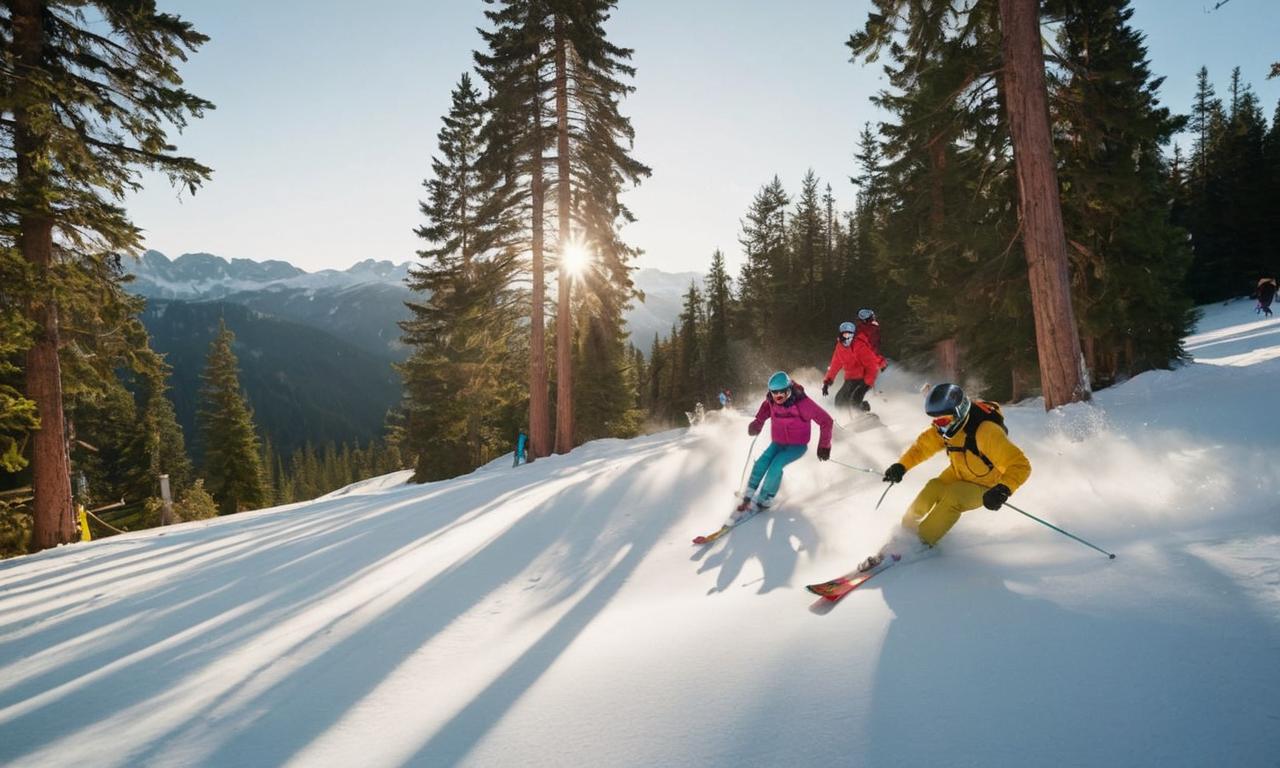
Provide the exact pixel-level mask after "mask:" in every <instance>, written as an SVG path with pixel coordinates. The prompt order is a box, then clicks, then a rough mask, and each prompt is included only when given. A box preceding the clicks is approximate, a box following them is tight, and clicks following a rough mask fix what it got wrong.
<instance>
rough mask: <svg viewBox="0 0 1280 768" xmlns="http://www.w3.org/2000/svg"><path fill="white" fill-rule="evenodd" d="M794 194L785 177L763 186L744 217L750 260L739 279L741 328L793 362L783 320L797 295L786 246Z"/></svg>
mask: <svg viewBox="0 0 1280 768" xmlns="http://www.w3.org/2000/svg"><path fill="white" fill-rule="evenodd" d="M790 203H791V201H790V198H789V197H788V196H787V192H786V190H785V189H784V188H783V186H782V181H781V180H780V179H779V178H778V177H777V176H774V177H773V179H772V180H771V181H770V182H769V183H768V184H765V185H764V186H763V187H761V188H760V191H759V192H757V193H756V196H755V197H754V198H753V199H752V201H751V206H750V207H749V208H748V209H747V216H746V218H745V219H744V220H743V221H742V234H741V235H740V236H739V238H738V242H739V243H741V245H742V249H743V252H744V254H745V256H746V261H745V263H744V264H743V265H742V277H741V278H740V280H739V290H740V292H741V293H740V307H741V316H740V317H741V319H740V324H739V327H740V328H741V329H742V330H743V331H744V336H745V338H746V339H747V341H748V342H749V343H751V344H752V345H753V346H755V347H756V348H757V349H759V350H762V351H763V352H764V354H765V356H766V357H768V358H772V359H774V360H777V361H778V364H780V365H783V366H787V367H789V362H788V361H789V360H790V357H791V355H790V353H788V352H787V350H789V349H791V342H792V341H793V338H792V333H791V330H790V328H789V327H787V326H786V325H785V324H784V322H783V321H784V319H786V318H788V317H789V316H790V315H791V312H792V310H793V308H794V307H795V302H796V300H797V298H798V297H797V296H796V295H795V294H794V287H795V283H794V281H793V279H792V275H791V259H790V253H789V250H788V248H787V229H786V227H787V224H786V212H787V206H788V205H790Z"/></svg>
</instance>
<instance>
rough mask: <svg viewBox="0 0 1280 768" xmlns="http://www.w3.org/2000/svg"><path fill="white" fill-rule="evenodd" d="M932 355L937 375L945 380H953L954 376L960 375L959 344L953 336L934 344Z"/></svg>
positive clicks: (954, 379)
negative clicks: (936, 367)
mask: <svg viewBox="0 0 1280 768" xmlns="http://www.w3.org/2000/svg"><path fill="white" fill-rule="evenodd" d="M933 356H934V360H935V362H936V364H937V366H938V373H939V375H941V376H942V377H943V378H944V379H946V380H947V381H951V382H955V381H956V377H957V376H959V375H960V345H959V344H958V343H957V342H956V339H955V337H954V336H952V337H951V338H949V339H943V340H942V341H939V342H938V343H936V344H934V345H933ZM956 383H959V382H956Z"/></svg>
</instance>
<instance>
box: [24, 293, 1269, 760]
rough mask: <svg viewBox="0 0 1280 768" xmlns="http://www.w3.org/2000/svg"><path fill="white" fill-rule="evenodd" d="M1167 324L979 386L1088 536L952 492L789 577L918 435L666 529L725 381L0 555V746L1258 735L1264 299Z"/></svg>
mask: <svg viewBox="0 0 1280 768" xmlns="http://www.w3.org/2000/svg"><path fill="white" fill-rule="evenodd" d="M1186 348H1187V350H1188V352H1189V353H1190V354H1192V355H1193V356H1194V358H1195V361H1194V362H1190V363H1187V364H1185V365H1182V366H1180V367H1178V368H1176V369H1175V370H1172V371H1150V372H1147V373H1144V374H1142V375H1139V376H1137V377H1134V378H1133V379H1132V380H1130V381H1128V382H1125V383H1124V384H1122V385H1119V386H1116V387H1113V388H1111V389H1108V390H1104V391H1102V392H1099V393H1097V395H1096V397H1095V400H1094V402H1093V403H1092V404H1075V405H1072V406H1068V407H1066V408H1062V409H1059V410H1058V411H1056V412H1054V413H1051V414H1046V413H1044V411H1043V408H1042V405H1041V403H1040V402H1039V401H1028V402H1025V403H1021V404H1018V405H1014V406H1009V407H1007V408H1006V409H1005V412H1006V416H1007V421H1008V424H1009V427H1010V432H1011V435H1012V436H1013V438H1014V439H1015V441H1016V442H1017V443H1018V444H1019V445H1021V446H1022V447H1023V448H1024V449H1025V450H1026V452H1027V454H1028V455H1029V457H1030V459H1031V461H1032V465H1033V473H1032V476H1031V479H1030V481H1029V482H1028V484H1027V485H1026V486H1025V487H1024V488H1022V489H1020V490H1019V492H1018V493H1017V494H1015V495H1014V497H1013V498H1012V499H1011V501H1012V502H1013V503H1014V504H1016V505H1018V506H1019V507H1021V508H1022V509H1025V510H1027V511H1028V512H1030V513H1032V514H1035V515H1037V516H1040V517H1042V518H1045V519H1047V520H1049V521H1050V522H1052V523H1054V524H1056V525H1059V526H1061V527H1063V528H1065V529H1066V530H1069V531H1071V532H1072V533H1075V534H1076V535H1078V536H1082V537H1084V538H1086V539H1089V540H1090V541H1093V542H1094V543H1096V544H1098V545H1099V546H1102V547H1104V548H1106V549H1108V550H1110V551H1113V552H1116V553H1117V554H1118V558H1117V559H1116V560H1114V561H1108V560H1107V559H1106V558H1105V557H1103V556H1102V555H1100V554H1098V553H1096V552H1094V551H1093V550H1090V549H1088V548H1086V547H1083V546H1081V545H1079V544H1078V543H1076V542H1073V541H1071V540H1069V539H1067V538H1066V537H1063V536H1061V535H1059V534H1057V533H1054V532H1053V531H1051V530H1049V529H1047V528H1045V527H1043V526H1040V525H1038V524H1036V523H1034V522H1033V521H1031V520H1028V519H1026V518H1025V517H1023V516H1022V515H1019V514H1017V513H1016V512H1013V511H1011V510H1001V511H997V512H990V511H987V510H975V511H973V512H969V513H966V514H965V516H964V517H963V518H962V519H961V521H960V523H959V524H958V525H957V526H956V528H955V529H954V530H953V531H952V533H951V534H950V535H948V537H947V538H946V540H945V541H944V542H943V544H942V545H941V546H940V547H939V548H938V551H937V553H936V556H934V557H929V558H926V559H923V560H920V561H918V562H913V563H904V564H902V565H901V566H899V567H895V568H893V569H890V570H889V571H887V572H886V573H885V574H883V575H882V576H878V577H877V578H876V579H875V580H874V581H873V582H870V583H868V584H867V585H866V586H865V587H863V588H861V589H859V590H858V591H857V592H855V593H853V594H852V595H850V596H849V597H848V598H846V599H845V600H844V601H843V602H841V603H840V604H838V605H837V606H835V608H834V609H833V610H831V611H830V612H828V613H827V614H826V615H821V616H817V615H814V614H813V613H811V612H809V611H808V610H807V607H808V606H809V605H810V604H811V603H812V602H813V596H812V595H810V594H809V593H808V592H806V591H804V589H803V587H804V585H805V584H806V583H812V582H816V581H823V580H826V579H828V578H831V577H833V576H836V575H839V574H841V573H844V572H846V571H848V570H849V569H850V568H851V567H853V565H855V564H856V563H857V562H858V561H859V560H861V558H862V557H864V556H865V555H866V554H867V553H868V552H870V551H873V550H874V549H875V548H876V547H878V546H879V544H880V543H881V542H882V541H883V540H884V539H885V538H886V537H887V536H888V534H889V533H890V531H891V530H892V529H893V527H894V526H895V525H896V524H897V520H898V518H899V517H900V516H901V514H902V512H903V510H904V508H905V506H906V505H907V503H908V502H909V501H910V500H911V498H912V496H913V495H914V494H915V493H916V492H917V491H918V490H919V488H920V487H921V486H922V485H923V483H924V482H925V481H926V480H928V479H929V478H930V477H932V476H934V475H936V474H937V473H938V472H939V471H941V469H942V467H943V466H944V460H943V459H942V458H940V457H935V458H934V459H932V460H931V461H930V462H929V463H927V464H925V465H923V466H921V467H918V468H916V469H914V470H913V471H912V472H910V473H908V475H907V477H906V480H905V481H904V483H902V484H901V485H900V486H896V487H894V488H892V489H891V490H890V491H889V493H888V495H887V497H886V498H885V501H884V504H883V505H882V506H881V508H880V509H879V510H874V509H873V508H874V506H875V502H876V500H877V499H878V498H879V496H880V494H881V492H882V491H883V490H884V485H883V484H882V483H881V482H879V481H878V479H877V478H875V477H874V476H872V475H869V474H864V473H859V472H855V471H852V470H849V469H847V468H844V467H840V466H837V465H835V464H832V463H826V464H821V463H819V462H817V461H816V460H815V459H814V458H813V455H812V452H810V453H809V454H808V455H806V456H805V457H804V458H803V459H801V460H800V461H798V462H796V463H795V464H793V465H791V466H790V467H789V468H788V469H787V472H786V479H785V481H784V483H783V490H782V495H781V496H780V504H779V505H778V507H777V508H776V509H775V510H773V511H771V512H768V513H765V514H762V515H760V516H758V517H757V518H756V519H753V520H751V521H748V522H747V523H744V524H743V525H742V526H739V527H738V528H736V529H735V530H734V531H733V532H732V533H730V534H729V535H728V536H727V537H725V538H723V539H721V540H720V541H717V542H715V543H714V544H712V545H711V546H708V547H705V548H698V547H693V546H691V545H690V543H689V542H690V539H691V538H692V537H693V536H694V535H696V534H698V533H706V532H709V531H712V530H715V528H717V527H718V526H719V525H720V523H721V522H723V520H724V518H725V517H726V515H727V514H728V512H729V508H730V507H731V504H732V496H731V492H732V491H733V490H734V489H735V488H736V487H737V484H738V483H739V479H740V477H741V472H742V468H743V463H744V462H745V461H746V460H747V450H748V447H749V445H750V439H749V438H747V437H746V435H745V424H746V421H747V418H748V417H747V416H746V415H745V413H746V411H745V410H744V411H742V412H734V413H724V414H722V413H714V414H712V415H711V418H710V419H709V420H708V422H707V423H705V424H703V425H700V426H698V427H694V428H691V429H681V430H672V431H669V432H664V433H661V434H656V435H649V436H646V437H641V438H636V439H634V440H625V441H624V440H601V441H596V442H593V443H590V444H588V445H585V446H582V447H580V448H578V449H576V450H574V451H573V452H572V453H571V454H569V455H566V456H560V457H552V458H549V459H544V460H540V461H537V462H535V463H534V464H531V465H528V466H524V467H521V468H518V469H513V468H512V467H511V466H510V462H511V459H510V456H507V457H506V458H505V459H499V460H497V461H495V462H494V463H493V464H491V465H488V466H486V467H482V468H480V469H479V470H477V471H476V472H474V473H472V474H470V475H467V476H465V477H461V478H456V479H454V480H450V481H444V482H438V483H431V484H426V485H421V486H412V485H406V484H405V480H406V479H407V477H408V473H397V474H395V475H388V476H386V477H382V478H374V479H372V480H368V481H365V482H362V483H358V484H356V485H354V486H350V487H348V488H344V489H342V490H339V491H335V492H334V493H331V494H329V495H328V496H326V497H324V498H322V499H318V500H315V501H312V502H306V503H300V504H294V505H290V506H286V507H279V508H275V509H271V510H262V511H259V512H252V513H245V514H241V515H237V516H235V517H232V518H227V519H222V520H216V521H208V522H197V523H188V524H183V525H179V526H174V527H171V528H168V529H165V530H156V531H143V532H139V533H134V534H127V535H124V536H118V537H114V538H111V539H105V540H102V541H98V542H93V543H90V544H77V545H73V546H67V547H61V548H58V549H56V550H52V551H47V552H43V553H40V554H38V555H33V556H29V557H24V558H17V559H13V560H9V561H5V562H0V764H4V765H16V766H73V765H75V766H78V765H94V766H153V765H154V766H196V765H208V766H257V765H264V766H267V765H270V766H275V765H292V766H328V765H333V766H352V765H359V766H403V765H413V766H418V765H422V766H442V765H468V766H489V765H520V766H567V765H582V766H587V765H611V766H613V765H624V766H631V765H634V766H651V765H661V766H691V767H692V766H721V765H723V766H775V765H783V764H794V765H842V766H862V765H867V766H870V765H925V764H936V765H949V766H970V765H972V766H991V765H1000V766H1004V765H1010V766H1012V765H1046V766H1058V765H1061V766H1075V765H1081V766H1083V765H1090V766H1096V765H1125V766H1206V765H1232V766H1276V765H1277V764H1280V763H1278V762H1277V761H1280V696H1277V694H1276V691H1277V690H1280V663H1277V662H1276V659H1277V657H1278V652H1280V503H1278V502H1277V491H1278V490H1280V488H1278V487H1277V479H1276V478H1277V472H1276V470H1275V460H1274V457H1273V451H1274V447H1273V446H1274V441H1275V439H1276V437H1277V432H1278V431H1280V408H1277V394H1276V393H1277V391H1278V390H1277V376H1280V320H1271V321H1261V320H1257V319H1256V318H1253V317H1252V316H1251V313H1250V311H1249V309H1248V308H1247V304H1246V303H1244V302H1232V303H1229V304H1227V305H1222V306H1212V307H1208V308H1206V310H1205V317H1204V318H1203V319H1202V320H1201V322H1200V325H1199V327H1198V328H1197V332H1196V334H1195V335H1193V336H1191V337H1189V338H1188V339H1187V341H1186ZM819 376H820V373H819V372H818V371H817V370H816V369H806V370H804V371H798V372H796V377H797V379H798V380H799V381H801V383H804V384H806V386H807V388H808V389H809V391H811V392H815V393H816V392H817V390H818V387H817V386H814V385H816V384H818V378H819ZM923 383H924V380H923V379H921V378H919V377H915V376H912V375H910V374H908V373H906V372H904V371H901V370H900V369H896V368H891V369H890V371H889V373H888V374H887V375H886V377H885V379H884V384H883V387H884V391H883V392H882V393H880V394H875V395H872V397H871V402H872V406H873V408H874V409H875V411H876V412H877V413H878V414H880V415H881V417H882V418H883V419H884V421H885V423H886V424H887V425H888V426H887V428H886V429H881V430H874V431H871V432H863V433H852V432H842V431H839V430H837V433H836V443H835V448H834V450H833V452H832V454H833V458H834V459H837V460H840V461H843V462H845V463H848V464H853V465H857V466H866V467H872V468H877V469H879V468H883V467H884V466H886V465H888V464H889V463H891V462H892V461H894V460H895V459H896V457H897V455H898V454H899V453H900V452H901V450H902V449H903V448H905V447H906V445H907V444H908V443H909V442H910V441H911V440H912V439H914V438H915V436H916V435H917V434H918V433H919V431H920V430H921V429H923V428H924V427H925V426H926V425H927V418H926V417H924V416H923V415H922V414H921V413H920V396H919V389H920V386H921V385H922V384H923ZM754 397H755V395H754V394H752V395H751V396H746V393H743V398H742V404H743V406H744V408H747V409H752V410H753V409H754V405H755V402H754V401H753V398H754ZM822 400H823V401H824V402H825V403H826V404H828V405H829V400H827V399H825V398H824V399H822ZM766 436H767V435H766ZM764 445H765V442H764V441H763V440H762V441H760V442H759V443H758V444H757V446H756V452H757V453H758V452H759V450H761V449H763V447H764Z"/></svg>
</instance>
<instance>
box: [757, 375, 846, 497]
mask: <svg viewBox="0 0 1280 768" xmlns="http://www.w3.org/2000/svg"><path fill="white" fill-rule="evenodd" d="M765 419H769V420H770V422H771V424H770V430H771V431H770V436H771V437H772V438H773V442H771V443H769V447H768V448H765V449H764V453H762V454H760V458H758V459H756V462H755V464H753V465H752V467H751V477H750V479H749V480H747V487H746V490H745V495H744V496H743V497H742V503H741V504H739V505H738V508H737V510H736V511H735V513H734V516H735V517H740V516H742V515H744V514H746V513H748V512H750V511H751V510H752V504H755V506H756V508H757V509H761V510H764V509H768V508H769V507H770V506H771V505H772V504H773V497H774V496H776V495H777V493H778V487H779V486H781V485H782V470H783V468H785V467H786V466H787V465H788V464H790V463H791V462H793V461H795V460H796V459H798V458H800V457H801V456H803V455H804V452H805V451H806V450H808V447H809V438H810V437H811V436H812V433H813V429H812V427H811V422H815V421H816V422H817V423H818V461H826V460H827V459H830V458H831V425H832V424H833V423H834V422H833V421H832V419H831V416H830V415H829V414H828V413H827V412H826V411H824V410H822V407H821V406H820V405H818V404H817V403H816V402H814V400H813V399H812V398H811V397H809V396H808V395H806V394H805V393H804V387H801V386H800V385H799V384H797V383H795V382H794V381H792V380H791V377H790V376H788V375H787V374H786V373H785V372H784V371H778V372H777V373H775V374H773V375H772V376H770V377H769V394H767V395H765V398H764V402H763V403H761V404H760V409H759V410H757V411H756V417H755V419H753V420H752V421H751V423H750V424H749V425H747V434H748V435H758V434H760V430H761V429H763V428H764V420H765ZM753 496H754V497H755V499H754V501H753V500H752V497H753Z"/></svg>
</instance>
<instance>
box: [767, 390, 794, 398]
mask: <svg viewBox="0 0 1280 768" xmlns="http://www.w3.org/2000/svg"><path fill="white" fill-rule="evenodd" d="M769 394H770V395H773V397H774V399H775V400H777V399H782V400H786V399H787V398H788V397H791V387H787V388H786V389H771V390H769Z"/></svg>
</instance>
